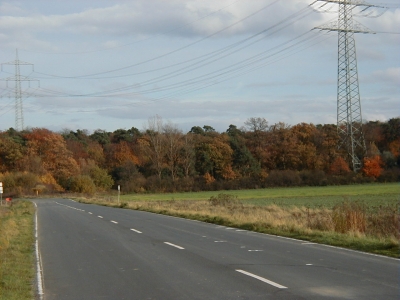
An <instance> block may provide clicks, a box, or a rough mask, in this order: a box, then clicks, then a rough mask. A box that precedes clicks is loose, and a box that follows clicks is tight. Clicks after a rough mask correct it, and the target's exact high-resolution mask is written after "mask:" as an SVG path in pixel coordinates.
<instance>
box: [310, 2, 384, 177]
mask: <svg viewBox="0 0 400 300" xmlns="http://www.w3.org/2000/svg"><path fill="white" fill-rule="evenodd" d="M317 1H322V2H326V3H325V4H328V3H334V4H337V5H338V6H339V14H338V21H337V22H332V23H329V24H327V25H323V26H319V27H316V29H321V30H328V31H337V32H338V77H337V130H338V135H339V143H340V144H339V147H344V148H345V149H346V151H347V152H348V155H349V158H350V160H351V164H352V168H353V171H355V172H357V171H358V170H360V168H361V159H362V157H363V156H364V155H365V153H366V146H365V140H364V135H363V131H362V115H361V100H360V91H359V83H358V71H357V56H356V43H355V40H354V34H355V33H373V32H371V31H369V30H368V29H367V28H365V27H364V26H362V25H361V24H360V23H358V22H357V21H355V20H353V10H354V9H355V8H357V7H361V11H365V10H367V9H368V8H370V7H377V6H376V5H371V4H368V3H366V2H364V1H363V0H317Z"/></svg>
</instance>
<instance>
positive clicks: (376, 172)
mask: <svg viewBox="0 0 400 300" xmlns="http://www.w3.org/2000/svg"><path fill="white" fill-rule="evenodd" d="M382 171H383V161H382V159H381V157H380V156H379V155H375V156H373V157H365V158H364V167H363V169H362V172H363V173H364V174H365V176H368V177H373V178H378V177H379V176H380V175H381V173H382Z"/></svg>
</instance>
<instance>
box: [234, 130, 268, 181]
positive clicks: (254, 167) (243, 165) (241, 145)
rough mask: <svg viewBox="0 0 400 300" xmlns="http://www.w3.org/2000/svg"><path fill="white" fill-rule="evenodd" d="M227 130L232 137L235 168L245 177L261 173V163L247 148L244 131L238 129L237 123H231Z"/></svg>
mask: <svg viewBox="0 0 400 300" xmlns="http://www.w3.org/2000/svg"><path fill="white" fill-rule="evenodd" d="M226 132H227V134H228V136H229V138H230V140H229V144H230V147H231V149H232V151H233V153H232V168H233V170H234V171H235V172H236V173H237V174H240V175H241V176H243V177H250V176H255V175H257V174H259V173H260V171H261V168H260V164H259V162H257V160H256V159H255V158H254V156H253V155H252V153H251V152H250V150H249V149H248V148H247V146H246V141H245V138H244V132H242V131H241V130H240V129H238V128H237V127H236V126H235V125H230V126H229V128H228V129H227V131H226Z"/></svg>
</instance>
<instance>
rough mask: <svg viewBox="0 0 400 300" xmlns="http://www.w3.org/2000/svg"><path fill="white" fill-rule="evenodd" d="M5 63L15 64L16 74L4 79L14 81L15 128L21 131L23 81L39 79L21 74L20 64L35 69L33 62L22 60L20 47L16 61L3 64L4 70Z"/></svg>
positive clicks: (22, 125) (22, 123) (22, 119)
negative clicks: (19, 53)
mask: <svg viewBox="0 0 400 300" xmlns="http://www.w3.org/2000/svg"><path fill="white" fill-rule="evenodd" d="M3 65H13V66H14V67H15V75H14V76H11V77H7V78H5V79H4V80H5V81H6V83H7V86H8V82H9V81H14V96H15V129H16V130H17V131H21V130H23V129H24V111H23V104H22V89H21V82H22V81H29V82H30V81H38V80H37V79H32V78H29V77H27V76H21V72H20V66H21V65H29V66H32V71H33V64H31V63H28V62H24V61H20V60H19V59H18V49H17V50H16V57H15V60H14V61H10V62H7V63H2V64H1V69H2V70H3Z"/></svg>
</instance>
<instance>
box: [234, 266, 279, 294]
mask: <svg viewBox="0 0 400 300" xmlns="http://www.w3.org/2000/svg"><path fill="white" fill-rule="evenodd" d="M236 271H237V272H239V273H242V274H244V275H247V276H250V277H253V278H255V279H258V280H260V281H262V282H265V283H268V284H270V285H273V286H274V287H277V288H278V289H287V287H286V286H283V285H280V284H279V283H276V282H273V281H271V280H268V279H266V278H264V277H261V276H258V275H255V274H252V273H249V272H246V271H243V270H236Z"/></svg>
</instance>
